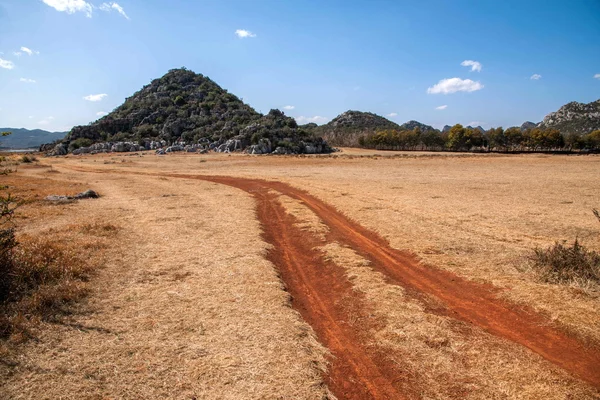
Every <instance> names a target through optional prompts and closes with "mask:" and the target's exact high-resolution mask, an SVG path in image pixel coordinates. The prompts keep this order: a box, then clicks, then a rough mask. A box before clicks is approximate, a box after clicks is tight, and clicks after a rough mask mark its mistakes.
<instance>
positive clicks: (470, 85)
mask: <svg viewBox="0 0 600 400" xmlns="http://www.w3.org/2000/svg"><path fill="white" fill-rule="evenodd" d="M481 89H483V85H482V84H481V83H480V82H475V81H472V80H470V79H460V78H449V79H442V80H441V81H439V82H438V83H437V84H435V85H433V86H432V87H430V88H428V89H427V93H430V94H439V93H443V94H449V93H456V92H474V91H476V90H481Z"/></svg>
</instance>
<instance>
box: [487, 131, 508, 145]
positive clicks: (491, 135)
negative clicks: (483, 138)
mask: <svg viewBox="0 0 600 400" xmlns="http://www.w3.org/2000/svg"><path fill="white" fill-rule="evenodd" d="M486 134H487V138H488V143H489V146H490V149H497V148H501V149H504V150H506V147H507V145H506V136H505V135H504V129H503V128H502V127H498V128H491V129H490V130H489V131H487V133H486Z"/></svg>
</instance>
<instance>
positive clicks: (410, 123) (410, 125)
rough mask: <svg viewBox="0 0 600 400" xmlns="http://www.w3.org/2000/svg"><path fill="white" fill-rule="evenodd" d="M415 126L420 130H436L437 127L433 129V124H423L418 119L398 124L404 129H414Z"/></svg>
mask: <svg viewBox="0 0 600 400" xmlns="http://www.w3.org/2000/svg"><path fill="white" fill-rule="evenodd" d="M415 128H419V129H420V130H421V132H431V131H437V129H435V128H434V127H433V126H429V125H425V124H423V123H421V122H419V121H414V120H411V121H408V122H405V123H403V124H402V125H400V129H404V130H407V131H412V130H415Z"/></svg>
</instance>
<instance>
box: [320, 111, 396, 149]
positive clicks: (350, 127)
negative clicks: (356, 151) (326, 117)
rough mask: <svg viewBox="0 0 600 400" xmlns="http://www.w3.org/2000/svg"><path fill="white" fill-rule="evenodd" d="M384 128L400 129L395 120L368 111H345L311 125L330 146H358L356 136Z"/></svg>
mask: <svg viewBox="0 0 600 400" xmlns="http://www.w3.org/2000/svg"><path fill="white" fill-rule="evenodd" d="M384 129H400V126H399V125H398V124H396V123H395V122H392V121H390V120H389V119H386V118H384V117H382V116H379V115H377V114H373V113H370V112H362V111H352V110H350V111H346V112H344V113H342V114H340V115H338V116H337V117H335V118H334V119H332V120H331V121H330V122H329V123H327V124H325V125H321V126H318V127H313V131H314V132H315V133H316V134H319V135H321V136H322V137H323V139H325V140H326V141H327V142H328V143H329V144H331V145H332V146H348V147H358V138H359V137H361V136H365V135H367V134H370V133H374V132H376V131H379V130H384Z"/></svg>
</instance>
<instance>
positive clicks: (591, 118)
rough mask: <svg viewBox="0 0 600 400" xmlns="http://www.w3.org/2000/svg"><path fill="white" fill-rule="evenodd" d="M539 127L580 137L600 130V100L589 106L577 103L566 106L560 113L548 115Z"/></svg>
mask: <svg viewBox="0 0 600 400" xmlns="http://www.w3.org/2000/svg"><path fill="white" fill-rule="evenodd" d="M538 127H539V128H542V129H549V128H553V129H558V130H559V131H560V132H561V133H562V134H569V133H576V134H580V135H584V134H587V133H590V132H592V131H595V130H597V129H600V100H596V101H593V102H591V103H588V104H584V103H578V102H576V101H574V102H571V103H568V104H565V105H564V106H562V107H561V108H560V109H559V110H558V111H556V112H552V113H550V114H548V115H546V117H545V118H544V120H543V121H542V122H540V124H539V125H538Z"/></svg>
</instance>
